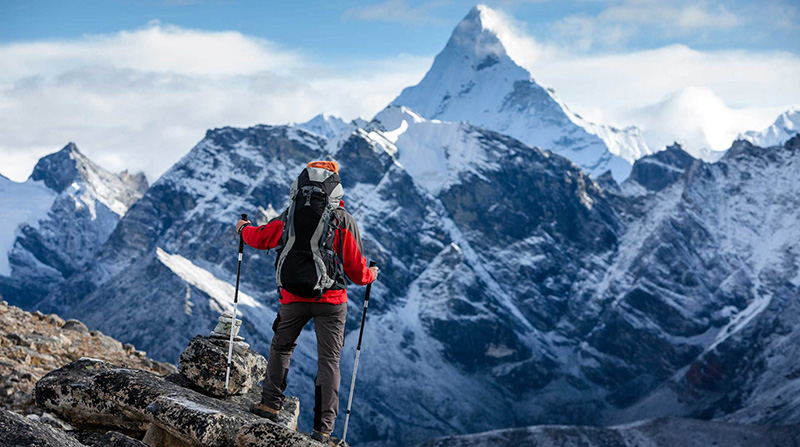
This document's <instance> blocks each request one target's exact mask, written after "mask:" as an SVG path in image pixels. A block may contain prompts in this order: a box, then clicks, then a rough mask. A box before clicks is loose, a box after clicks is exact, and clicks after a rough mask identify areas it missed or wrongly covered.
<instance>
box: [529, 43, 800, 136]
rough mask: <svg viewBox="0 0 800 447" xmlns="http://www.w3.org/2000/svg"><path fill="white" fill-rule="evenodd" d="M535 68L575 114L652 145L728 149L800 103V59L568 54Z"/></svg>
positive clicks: (677, 49)
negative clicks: (631, 132)
mask: <svg viewBox="0 0 800 447" xmlns="http://www.w3.org/2000/svg"><path fill="white" fill-rule="evenodd" d="M550 55H551V57H549V58H547V59H543V60H540V61H538V62H537V63H535V64H532V65H530V66H528V67H527V68H529V69H530V70H531V72H532V73H533V74H534V76H535V77H536V78H537V80H538V81H539V82H542V83H543V84H546V85H549V86H552V87H554V88H555V89H556V91H557V92H558V94H559V96H560V97H561V98H562V99H563V100H564V102H565V103H566V104H568V105H569V106H570V108H571V109H572V110H573V111H575V112H577V113H579V114H581V115H582V116H584V117H585V118H588V119H590V120H593V121H597V122H605V123H610V124H614V125H617V126H621V127H622V126H626V125H637V126H639V127H641V128H642V129H643V131H644V133H645V137H646V138H647V141H648V144H650V145H652V146H653V147H656V148H659V147H663V146H664V145H665V144H667V143H670V142H672V141H675V140H678V141H684V142H685V143H687V144H689V145H690V146H693V147H696V148H701V147H706V148H709V149H713V150H722V149H726V148H727V147H728V146H730V143H731V142H732V141H733V139H734V138H735V137H736V135H737V134H738V133H739V132H742V131H744V130H748V129H761V128H763V127H766V126H768V125H769V124H771V123H772V121H773V120H774V119H775V118H776V117H777V115H778V114H779V113H780V112H781V111H783V110H785V109H787V108H788V107H790V106H792V105H795V104H800V84H798V83H797V82H796V79H800V57H799V56H798V55H795V54H791V53H784V52H769V53H758V52H751V51H740V50H739V51H697V50H692V49H690V48H687V47H685V46H680V45H676V46H669V47H664V48H660V49H657V50H649V51H637V52H629V53H624V54H611V55H599V56H586V55H584V54H582V53H578V54H576V53H570V52H567V51H562V52H556V53H550Z"/></svg>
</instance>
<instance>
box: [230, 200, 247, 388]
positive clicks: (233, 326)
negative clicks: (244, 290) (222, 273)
mask: <svg viewBox="0 0 800 447" xmlns="http://www.w3.org/2000/svg"><path fill="white" fill-rule="evenodd" d="M242 220H247V214H242ZM243 253H244V238H242V232H241V231H240V232H239V266H238V267H236V291H235V292H234V293H233V317H232V318H231V339H230V342H229V343H228V369H227V370H226V371H225V392H226V393H228V381H229V380H230V378H231V359H232V358H233V332H234V329H236V305H237V304H239V274H240V273H241V272H242V254H243Z"/></svg>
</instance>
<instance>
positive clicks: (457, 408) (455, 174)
mask: <svg viewBox="0 0 800 447" xmlns="http://www.w3.org/2000/svg"><path fill="white" fill-rule="evenodd" d="M492 14H493V12H492V11H491V10H490V9H488V8H485V7H476V8H475V9H473V10H472V11H471V12H470V13H469V14H468V15H467V16H466V17H465V19H464V21H462V23H460V24H459V25H458V27H457V28H456V30H455V31H454V33H453V36H452V38H451V39H450V42H448V44H447V47H446V48H445V50H444V51H443V52H442V53H441V54H440V55H439V56H437V59H436V61H435V62H434V65H433V67H432V68H431V71H430V72H429V73H428V75H427V76H426V77H425V79H423V81H422V82H420V84H419V85H417V86H415V87H410V88H409V89H406V90H405V91H404V92H403V93H402V94H401V95H400V96H399V97H398V98H397V99H396V100H395V101H394V103H393V104H391V105H389V106H387V107H386V108H385V109H384V110H382V111H381V112H380V113H378V114H377V115H376V116H375V117H374V119H373V120H371V121H370V122H366V121H364V120H356V121H353V122H351V123H345V122H343V121H341V120H339V119H338V118H335V117H330V116H325V115H320V116H318V117H315V118H314V119H312V120H311V121H309V122H307V123H300V124H290V125H279V126H269V125H258V126H254V127H250V128H232V127H223V128H218V129H213V130H209V131H208V132H207V133H206V135H205V137H204V138H203V139H202V140H201V141H200V142H199V143H198V144H197V145H196V146H195V147H194V148H193V149H192V150H191V151H190V152H189V153H188V154H187V155H186V156H184V157H183V158H182V159H181V160H180V161H179V162H178V163H176V164H175V165H174V166H172V167H171V168H170V169H169V170H168V171H167V172H166V173H165V174H164V175H163V176H162V177H161V178H159V179H158V180H157V181H155V182H154V183H153V184H152V185H149V186H148V185H147V183H146V181H145V180H144V178H143V177H142V176H131V175H129V174H127V173H123V174H120V175H115V174H111V173H108V172H106V171H104V170H102V169H101V168H99V167H97V166H96V165H94V164H93V163H91V162H90V161H88V159H86V157H85V156H83V155H82V154H81V153H80V152H79V151H78V150H77V148H76V147H75V146H74V145H73V144H70V145H68V146H67V147H65V148H64V149H63V150H62V151H60V152H57V153H56V154H53V155H51V156H48V157H45V158H44V159H42V160H41V161H40V163H39V164H38V165H37V168H36V169H35V170H34V174H33V175H32V177H31V179H30V180H29V181H28V182H26V183H23V184H19V183H14V182H11V181H9V180H7V179H0V203H3V204H6V203H14V205H13V206H14V207H16V208H14V210H15V212H14V213H13V214H14V218H13V219H17V222H18V224H19V223H21V224H22V226H19V227H16V228H17V229H16V233H14V234H15V238H14V239H13V242H12V245H11V249H10V251H9V252H8V254H9V256H8V260H9V264H8V266H9V269H10V270H9V271H10V272H11V275H10V276H9V275H4V276H0V287H2V289H0V293H2V294H3V295H4V297H5V299H7V300H9V301H11V302H12V303H17V304H22V305H24V306H26V307H28V308H34V307H35V308H38V309H41V310H43V311H45V312H57V313H59V314H61V315H64V316H66V317H77V318H80V319H81V320H82V321H84V322H86V324H87V325H89V326H90V327H92V328H96V329H100V330H101V331H103V332H104V333H107V334H109V335H112V336H114V337H115V338H117V339H119V340H121V341H123V342H130V343H133V344H135V345H136V346H137V347H140V348H141V349H145V350H147V352H148V353H149V355H151V356H152V357H153V358H156V359H158V360H166V361H172V362H174V361H175V360H176V359H177V356H178V354H179V353H180V352H181V351H182V350H183V348H184V347H185V346H186V344H187V343H188V341H189V339H190V338H191V337H192V336H194V335H196V334H198V333H206V332H208V331H210V330H211V328H212V327H213V324H214V321H215V319H216V317H217V316H218V314H219V312H220V311H221V310H223V309H225V308H227V307H228V306H230V304H231V302H232V297H233V286H232V285H231V284H232V283H233V281H234V279H235V275H236V262H237V261H236V255H235V252H236V241H237V236H236V234H235V232H234V230H233V223H234V222H235V221H236V219H237V218H238V216H239V214H240V213H242V212H246V213H248V214H250V217H251V219H253V220H254V221H255V222H256V223H259V224H262V223H265V222H266V221H267V220H268V219H269V218H271V217H273V216H275V215H276V214H277V213H278V212H280V211H282V210H283V209H284V208H285V207H286V205H287V199H288V188H289V185H290V184H291V182H292V181H293V180H294V178H295V177H296V175H297V174H298V173H299V172H300V170H301V169H302V167H303V166H304V165H305V163H306V162H308V161H309V160H313V159H321V158H328V157H330V158H333V159H335V160H337V161H339V163H340V165H341V175H342V181H343V184H344V189H345V197H344V201H345V204H346V208H347V209H348V210H349V211H350V212H351V213H352V214H353V215H354V216H355V217H356V219H357V221H358V222H359V225H360V226H361V229H362V237H363V238H364V247H365V249H364V250H365V253H366V254H367V255H368V256H369V257H370V258H372V259H375V260H377V262H378V264H379V265H380V266H381V271H382V274H381V278H380V280H379V281H378V282H377V283H376V285H375V287H374V288H373V292H372V293H373V300H374V301H373V300H371V305H370V314H369V316H368V318H367V325H366V330H365V338H364V343H365V344H364V352H363V355H362V357H361V362H362V363H361V366H360V368H359V382H358V390H357V391H356V401H355V403H354V417H353V419H352V420H351V424H352V425H351V429H352V435H349V436H352V438H349V439H352V440H353V441H354V442H358V443H359V445H367V446H370V445H374V446H379V445H380V446H407V445H412V444H415V443H418V442H421V441H424V440H426V439H429V438H432V437H437V436H442V435H449V434H463V433H473V432H480V431H486V430H493V429H499V428H508V427H522V426H528V425H534V424H584V425H602V424H616V423H624V422H631V421H636V420H639V419H642V418H647V417H655V416H665V415H669V416H688V417H696V418H703V419H723V420H726V421H730V422H743V421H744V422H753V423H767V422H770V423H790V422H792V423H797V422H800V411H799V410H798V408H800V405H798V403H800V385H798V384H797V380H795V379H796V378H797V377H800V373H798V372H797V368H796V366H795V365H794V363H795V362H794V359H796V358H797V357H798V354H800V352H797V351H798V349H800V348H798V346H800V344H798V340H795V338H797V335H796V334H800V330H797V329H798V327H800V326H798V321H800V318H798V317H800V315H797V314H798V313H800V302H798V300H797V299H796V298H797V297H798V296H800V225H797V223H798V222H800V159H798V157H800V137H798V136H794V137H791V138H787V139H786V140H784V141H781V142H780V144H776V145H771V146H770V147H759V146H757V145H754V144H752V143H750V142H749V141H745V140H740V141H737V142H735V143H734V144H733V145H732V147H731V148H730V149H729V150H728V151H727V152H726V153H725V155H724V156H722V158H721V159H720V160H719V161H717V162H715V163H707V162H704V161H702V160H697V159H695V158H693V157H692V156H691V155H689V154H687V153H686V152H685V151H683V149H682V148H681V147H680V146H679V145H674V146H670V147H668V148H666V149H665V150H663V151H660V152H656V153H650V150H649V149H646V147H643V146H642V147H640V146H638V145H637V144H633V143H632V144H631V145H622V143H619V144H618V145H617V146H614V145H613V144H612V143H609V141H611V140H606V139H604V138H610V137H609V135H611V134H614V132H622V133H619V134H615V135H618V136H619V135H636V133H635V131H632V130H629V131H616V130H613V129H611V128H605V127H602V126H596V125H589V124H588V123H586V122H584V121H582V120H580V119H577V118H576V117H575V116H574V115H572V114H570V112H569V111H568V110H567V109H566V108H565V107H563V105H562V104H561V102H559V101H558V100H557V99H556V98H555V96H553V94H552V92H549V91H548V90H546V89H543V88H541V87H539V86H538V85H537V84H536V83H535V82H533V81H532V79H531V78H530V74H529V73H527V72H526V71H524V70H523V69H521V68H520V67H519V66H518V65H516V64H515V63H514V62H513V61H512V60H511V59H510V58H509V57H508V56H507V55H506V54H505V52H504V50H503V47H502V44H501V43H502V42H501V40H499V38H497V35H496V33H493V32H492V20H493V19H492ZM464 82H466V83H467V84H463V83H464ZM470 82H472V83H473V85H472V86H471V87H469V88H461V86H462V85H469V83H470ZM506 88H508V89H509V90H506ZM422 92H425V93H426V94H423V93H422ZM492 92H494V93H492ZM447 94H449V95H450V97H449V98H446V99H445V96H446V95H447ZM437 95H438V96H437ZM506 99H507V100H508V101H506ZM415 107H419V109H417V108H415ZM460 113H463V114H464V115H463V117H461V118H459V117H457V116H456V115H458V114H460ZM471 119H474V120H475V121H476V122H473V121H471ZM525 123H528V125H525ZM503 126H506V127H503ZM784 127H785V126H784ZM592 129H594V130H593V131H592ZM599 129H606V130H604V131H601V130H599ZM506 132H508V133H506ZM593 132H594V133H593ZM604 132H605V133H604ZM601 134H602V135H605V137H601ZM787 135H788V134H787ZM531 138H532V139H536V138H542V140H541V141H542V142H543V144H542V147H541V148H540V147H537V146H535V145H531V144H530V143H531V141H529V140H526V139H531ZM631 138H633V137H631ZM637 138H638V137H637ZM637 138H633V139H629V138H628V137H625V138H622V139H621V140H619V141H628V142H631V141H634V142H635V141H638V139H637ZM536 141H537V140H534V141H533V142H534V143H536ZM614 141H617V140H614ZM619 141H618V142H619ZM559 142H560V143H559ZM537 144H538V143H537ZM626 144H627V143H626ZM614 147H616V148H614ZM623 147H624V148H625V149H624V150H623ZM636 151H639V152H636ZM584 156H585V157H584ZM570 157H572V158H574V159H571V158H570ZM634 160H635V161H634ZM586 163H588V165H587V164H586ZM630 163H633V164H632V165H631V164H630ZM626 166H627V167H626ZM615 167H616V168H615ZM623 168H624V169H623ZM615 169H616V171H615ZM608 171H610V172H608ZM588 172H592V173H593V175H589V174H588ZM614 173H616V176H615V175H614ZM594 174H597V175H596V176H595V175H594ZM601 174H602V175H601ZM621 178H624V179H625V180H624V181H621V180H620V179H621ZM23 193H24V194H27V196H26V197H30V200H26V201H20V200H18V198H19V196H17V195H15V194H23ZM15 197H16V198H15ZM14 200H16V201H14ZM26 203H29V204H30V206H29V207H26V206H25V204H26ZM4 206H5V205H4ZM0 222H5V221H0ZM3 225H5V227H9V228H14V227H15V225H16V224H15V223H14V222H13V221H11V220H8V222H5V223H3ZM5 227H4V228H5ZM274 256H275V255H274V253H271V252H270V253H266V252H258V251H255V250H252V249H248V250H247V252H246V254H245V258H244V266H243V272H242V291H243V294H242V295H240V300H241V303H240V309H241V312H242V316H243V317H244V327H243V334H244V335H245V337H246V338H247V341H248V342H249V343H251V344H252V345H253V347H254V348H255V349H257V350H260V351H261V352H263V353H265V354H266V352H267V350H268V346H269V341H270V339H271V336H272V332H271V324H272V320H273V319H274V315H275V311H276V309H277V299H276V293H275V282H274V281H275V280H274V269H273V263H274V259H275V258H274ZM0 274H2V272H0ZM362 296H363V289H362V288H360V287H351V289H350V302H349V305H348V306H349V308H348V310H349V314H348V326H347V328H348V336H347V341H346V344H345V351H344V353H343V356H342V365H343V377H349V374H350V371H351V368H352V363H351V362H352V359H353V357H354V349H355V346H354V345H355V340H354V337H357V335H358V333H357V328H358V324H359V322H360V311H361V310H360V309H361V303H360V300H361V299H362ZM313 337H314V335H313V332H311V331H310V330H306V331H304V332H303V334H302V335H301V340H300V341H299V345H298V348H297V351H296V353H295V357H294V360H293V367H292V372H291V374H290V376H289V379H288V382H289V387H290V389H289V392H291V393H292V394H296V395H298V396H299V397H300V399H301V401H303V402H312V401H313V386H312V383H313V377H314V375H315V371H316V350H315V347H314V346H315V342H314V338H313ZM348 386H349V382H348V381H346V380H343V383H342V390H341V395H342V396H346V395H347V391H348V390H347V387H348ZM311 408H312V405H309V404H305V405H301V409H302V411H303V412H304V414H303V415H302V418H303V420H305V421H306V423H307V421H309V420H310V410H311ZM342 419H343V418H342ZM341 422H342V420H340V421H339V429H341ZM302 425H303V422H302V421H301V427H302ZM305 428H308V427H305ZM456 445H460V444H456Z"/></svg>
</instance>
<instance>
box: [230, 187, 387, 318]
mask: <svg viewBox="0 0 800 447" xmlns="http://www.w3.org/2000/svg"><path fill="white" fill-rule="evenodd" d="M333 213H334V216H335V217H336V219H337V220H338V222H339V229H338V230H337V231H336V235H335V237H334V240H333V250H334V251H335V252H336V254H337V255H338V256H339V257H340V258H341V260H342V267H343V268H344V273H345V275H347V278H348V279H349V280H350V281H352V282H354V283H356V284H358V285H365V284H369V283H371V282H372V281H374V280H375V278H374V277H373V276H372V272H371V271H370V270H369V268H367V260H366V259H365V258H364V255H363V254H361V252H362V245H361V234H360V233H359V231H358V225H357V224H356V220H355V219H354V218H353V216H351V215H350V213H348V212H347V211H345V209H344V202H342V201H340V202H339V208H337V209H336V210H334V211H333ZM282 235H283V219H281V218H280V217H276V218H275V219H272V220H271V221H269V222H268V223H267V224H266V225H261V226H260V227H244V228H243V229H242V239H244V242H245V243H246V244H247V245H249V246H251V247H253V248H257V249H259V250H269V249H271V248H275V247H277V246H278V245H279V244H280V243H281V236H282ZM280 302H281V304H289V303H294V302H320V303H330V304H341V303H344V302H347V290H345V289H338V288H334V289H329V290H325V291H324V292H323V293H322V298H321V299H319V300H318V299H317V298H316V297H314V298H303V297H300V296H297V295H294V294H292V293H289V292H288V291H287V290H285V289H281V297H280Z"/></svg>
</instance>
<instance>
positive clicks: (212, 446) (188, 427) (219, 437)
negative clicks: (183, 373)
mask: <svg viewBox="0 0 800 447" xmlns="http://www.w3.org/2000/svg"><path fill="white" fill-rule="evenodd" d="M45 379H47V380H45ZM36 394H37V402H39V401H41V402H42V405H44V406H46V408H48V409H49V410H51V411H53V412H55V413H58V414H60V415H62V416H63V417H65V418H67V419H68V420H70V421H73V419H72V417H77V418H79V419H80V420H84V419H86V414H84V413H83V412H82V411H84V412H86V411H88V412H89V413H90V414H91V416H92V418H94V419H95V420H97V419H100V416H106V417H110V416H113V417H116V418H119V419H121V420H122V422H123V423H126V421H127V423H128V424H130V423H131V422H134V423H137V424H142V423H143V424H145V425H147V426H149V427H150V429H149V430H148V434H147V436H149V437H150V438H149V439H155V438H156V437H159V436H160V438H165V439H166V438H174V439H173V441H180V442H182V443H185V444H186V445H192V446H207V447H232V446H234V445H235V444H236V442H237V438H238V435H239V434H240V432H241V430H242V429H243V427H251V431H250V432H249V433H251V435H250V438H248V439H251V438H252V439H257V436H258V433H264V434H265V435H267V436H268V437H267V439H266V440H264V441H263V442H262V443H261V444H257V445H264V446H272V445H274V446H279V445H295V444H293V443H295V442H299V441H296V440H303V439H305V440H306V441H308V442H311V441H310V439H309V438H308V437H307V436H305V435H303V434H301V433H299V432H297V431H295V430H293V429H290V428H288V427H287V426H285V425H283V424H276V423H273V422H271V421H267V420H266V419H264V418H261V417H258V416H256V415H254V414H252V413H250V412H249V411H247V408H249V404H251V403H252V402H248V403H246V402H230V401H225V400H222V399H216V398H213V397H210V396H206V395H204V394H201V393H198V392H197V391H194V390H191V389H188V388H184V387H182V386H180V385H178V384H176V383H174V382H172V381H168V380H165V379H164V378H162V377H160V376H158V375H156V374H153V373H151V372H147V371H142V370H135V369H125V368H114V367H113V366H111V365H108V364H105V363H103V362H100V361H96V360H88V359H83V360H80V361H78V362H74V363H72V364H70V365H68V366H66V367H64V368H62V369H61V370H57V371H53V372H51V373H50V374H48V375H47V376H45V377H44V378H43V379H42V380H41V381H40V383H38V384H37V390H36ZM61 396H65V397H66V398H68V399H67V401H66V403H65V402H59V400H58V399H59V397H61ZM244 397H245V396H240V397H239V398H240V399H241V398H244ZM83 398H85V399H88V400H87V401H85V402H84V401H81V399H83ZM87 402H88V403H87ZM59 404H63V405H65V408H64V410H65V411H62V408H61V407H60V406H59ZM245 404H247V406H245ZM78 410H80V411H78ZM105 412H108V413H105ZM298 412H299V402H298V401H297V400H296V398H294V399H287V405H286V408H285V409H284V411H283V414H282V419H285V422H284V423H285V424H286V425H294V426H295V427H296V424H297V413H298ZM109 420H110V419H109ZM107 421H108V420H106V422H107ZM259 424H261V425H263V426H262V427H261V428H259V429H258V430H256V429H255V426H256V425H259ZM153 425H155V426H157V427H158V428H160V429H161V430H160V431H159V430H152V428H153ZM156 432H157V433H156ZM272 440H278V441H277V443H274V442H273V441H272ZM171 443H173V444H174V443H175V442H171ZM152 445H157V443H156V444H152ZM297 445H305V444H297ZM309 445H313V444H309Z"/></svg>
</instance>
